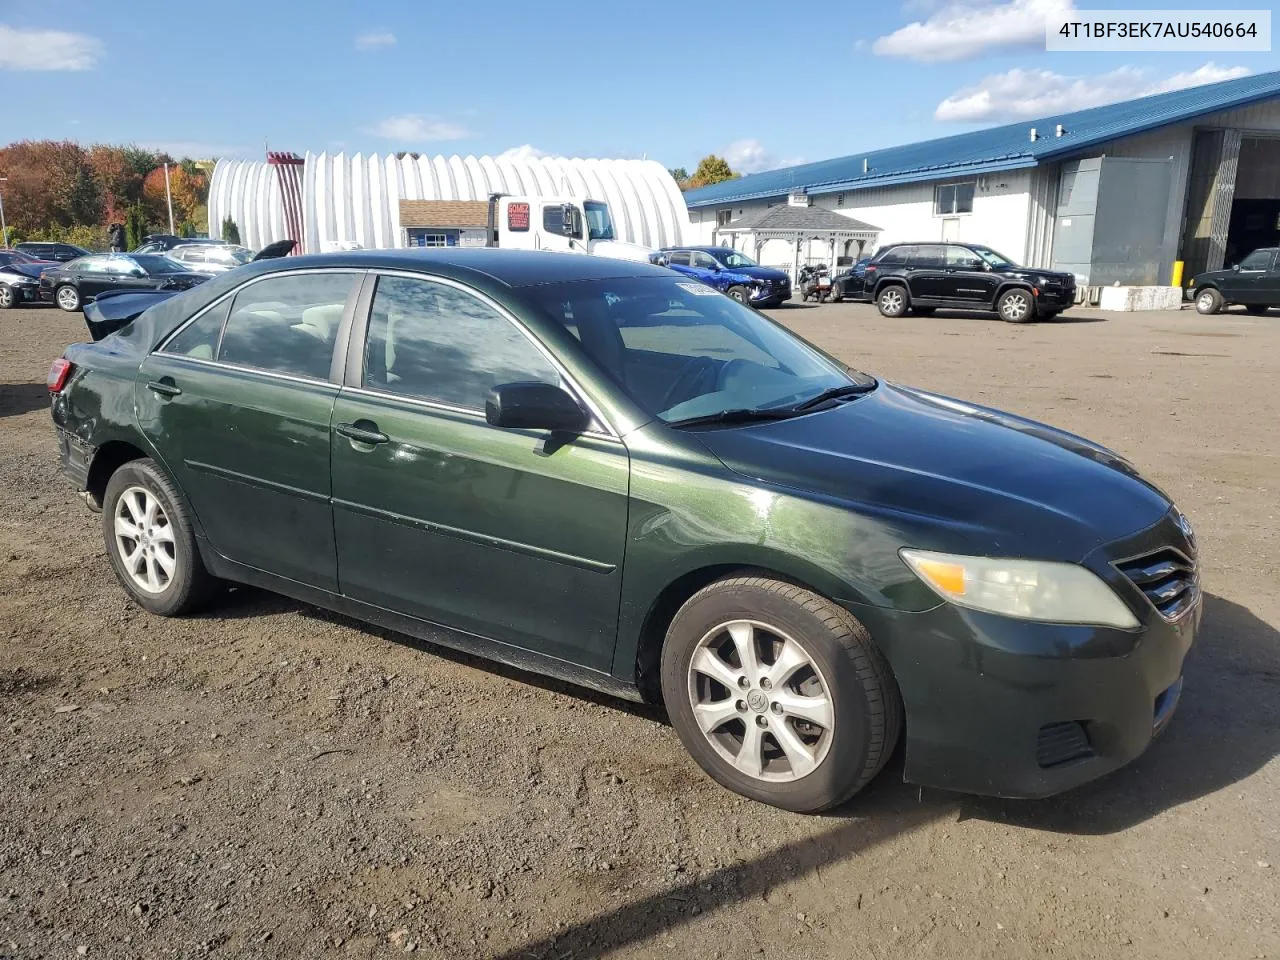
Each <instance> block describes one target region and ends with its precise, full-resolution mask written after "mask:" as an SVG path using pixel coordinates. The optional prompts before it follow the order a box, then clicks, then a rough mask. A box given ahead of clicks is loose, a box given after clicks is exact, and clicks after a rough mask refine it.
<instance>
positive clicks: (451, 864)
mask: <svg viewBox="0 0 1280 960" xmlns="http://www.w3.org/2000/svg"><path fill="white" fill-rule="evenodd" d="M775 315H777V316H779V317H782V318H783V319H785V320H786V321H787V322H788V323H790V324H792V325H793V326H794V327H795V329H797V330H798V331H799V332H801V333H802V334H803V335H804V336H806V337H808V338H810V339H812V340H814V341H815V342H817V343H819V344H821V345H823V346H824V347H826V348H828V349H829V350H831V351H833V352H834V353H836V354H838V355H840V356H842V357H844V358H846V359H848V360H849V361H851V362H852V363H853V364H854V365H855V366H859V367H861V368H863V369H867V370H869V371H872V372H875V373H877V374H880V375H882V376H884V377H886V378H888V379H895V380H900V381H904V382H908V383H914V384H917V385H920V386H923V387H927V388H930V389H934V390H938V391H941V392H944V393H948V394H950V395H953V396H960V397H965V398H970V399H974V400H977V401H981V402H985V403H988V404H992V405H995V406H999V407H1004V408H1008V409H1011V410H1014V411H1016V412H1018V413H1021V414H1025V415H1029V416H1032V417H1035V418H1038V419H1042V420H1046V421H1048V422H1050V423H1053V424H1056V425H1059V426H1062V427H1065V428H1067V429H1070V430H1072V431H1075V432H1078V433H1082V434H1084V435H1086V436H1089V437H1091V438H1093V439H1096V440H1098V441H1100V442H1102V443H1105V444H1107V445H1109V446H1112V447H1115V448H1116V449H1118V450H1120V451H1121V452H1123V453H1125V454H1126V455H1128V456H1129V457H1131V458H1132V459H1133V460H1134V461H1135V462H1136V463H1137V464H1138V465H1139V466H1140V467H1142V468H1143V469H1144V470H1145V471H1146V472H1148V473H1149V474H1150V475H1151V477H1152V478H1153V479H1155V480H1156V482H1158V483H1159V484H1161V485H1162V486H1164V487H1165V489H1167V490H1168V491H1169V492H1170V493H1172V494H1173V495H1174V496H1175V497H1176V498H1177V499H1178V501H1179V502H1180V504H1181V505H1182V506H1183V508H1184V509H1185V510H1186V512H1187V513H1188V514H1189V515H1190V517H1191V519H1192V521H1193V522H1194V523H1195V525H1196V527H1197V529H1198V532H1199V535H1200V538H1201V542H1202V545H1203V554H1204V557H1205V560H1204V570H1205V586H1206V590H1207V593H1208V599H1207V608H1206V615H1205V621H1204V630H1203V633H1202V637H1201V640H1200V642H1199V644H1198V646H1197V648H1196V650H1195V651H1194V653H1193V655H1192V659H1191V660H1190V662H1189V667H1188V675H1187V684H1186V692H1185V695H1184V698H1183V702H1182V706H1181V708H1180V711H1179V714H1178V716H1177V717H1176V718H1175V720H1174V722H1173V724H1172V726H1171V727H1170V729H1169V731H1168V733H1167V734H1166V735H1165V737H1163V738H1162V739H1161V740H1160V741H1158V742H1157V743H1156V744H1155V745H1154V746H1153V747H1152V749H1151V750H1150V751H1148V753H1147V754H1146V755H1145V756H1144V757H1143V758H1141V759H1140V760H1139V761H1138V762H1136V763H1134V764H1133V765H1132V766H1130V767H1129V768H1127V769H1125V770H1123V771H1121V772H1119V773H1117V774H1115V775H1112V776H1111V777H1109V778H1106V779H1104V780H1103V781H1101V782H1098V783H1096V784H1092V785H1090V786H1088V787H1085V788H1082V789H1079V790H1076V791H1074V792H1072V793H1069V794H1067V795H1064V796H1061V797H1058V798H1055V799H1053V800H1048V801H1041V802H1034V803H1032V802H1005V801H995V800H982V799H975V798H969V797H963V796H957V795H951V794H944V793H940V792H937V791H931V790H920V789H918V788H916V787H912V786H907V785H904V784H903V783H902V782H901V779H900V772H901V764H900V762H895V763H894V764H891V766H890V767H889V768H888V769H887V770H886V771H885V772H884V773H883V774H882V775H881V777H880V778H879V779H878V780H877V781H876V782H875V783H873V785H872V786H871V787H870V788H869V789H868V790H867V791H866V792H865V793H864V794H863V795H861V796H859V797H857V798H855V799H854V801H853V802H852V803H850V804H849V805H848V806H847V807H846V808H844V809H843V810H841V811H839V812H838V813H837V814H836V815H834V816H826V817H802V816H796V815H792V814H787V813H783V812H781V811H778V810H774V809H771V808H768V807H764V806H759V805H756V804H753V803H750V802H748V801H744V800H739V799H737V798H736V797H734V796H733V795H731V794H729V793H726V792H725V791H724V790H722V789H720V788H719V787H717V786H716V785H715V784H713V783H712V782H711V781H709V780H708V779H707V778H705V777H704V776H703V775H702V774H701V772H700V771H699V770H698V769H697V768H696V767H695V766H694V764H693V762H692V761H691V760H690V759H688V758H687V757H686V756H685V754H684V752H683V751H682V749H681V747H680V744H679V742H678V741H677V738H676V737H675V735H674V733H673V732H672V731H671V729H670V728H669V727H667V726H665V725H664V724H663V722H662V721H661V718H660V717H658V716H655V715H653V714H651V713H649V712H646V711H644V710H640V709H636V708H633V707H630V706H627V705H625V704H622V703H619V702H615V701H611V700H608V699H607V698H602V697H597V696H593V695H590V694H585V693H583V692H580V691H577V690H573V689H568V688H564V687H561V686H559V685H557V684H554V683H550V682H547V681H542V680H538V679H536V678H531V677H526V676H521V675H516V674H514V673H512V672H508V671H502V670H496V669H493V668H492V667H490V666H488V665H485V664H482V663H478V662H473V661H470V660H468V659H466V658H464V657H460V656H457V655H454V654H448V653H444V652H442V651H439V650H436V649H432V648H429V647H427V646H425V645H420V644H416V643H414V642H410V641H408V640H406V639H404V638H402V637H399V636H396V635H393V634H388V633H384V632H380V631H378V630H374V629H370V628H367V627H364V626H361V625H360V624H356V623H353V622H349V621H346V620H343V619H341V618H337V617H334V616H331V615H329V614H325V613H321V612H318V611H316V610H312V609H309V608H307V607H305V606H302V605H300V604H297V603H294V602H292V601H288V600H283V599H280V598H277V597H273V596H269V595H265V594H261V593H257V592H253V591H248V590H240V591H236V592H235V593H233V594H231V595H229V596H228V597H227V598H226V599H225V600H224V601H223V602H222V603H221V604H220V605H219V606H217V607H216V608H215V609H214V610H213V611H211V612H210V613H208V614H206V615H203V616H201V617H199V618H196V619H189V620H176V621H175V620H160V619H157V618H153V617H151V616H149V615H147V614H145V613H143V612H141V611H140V610H139V609H137V608H136V607H133V606H131V605H130V604H129V603H127V602H126V601H125V599H124V594H123V592H122V591H121V589H120V588H119V587H118V586H117V584H116V583H115V581H114V579H113V578H112V575H111V573H110V570H109V567H108V563H107V560H106V557H105V554H104V552H103V546H102V541H101V538H100V535H99V527H98V521H97V518H96V517H95V516H93V515H91V514H90V513H89V512H88V511H87V510H86V509H85V508H84V506H83V505H82V504H81V503H80V502H79V501H78V500H77V499H76V498H75V497H74V496H73V494H72V491H71V489H70V486H69V485H68V484H66V483H65V482H64V481H63V480H62V479H61V478H60V475H59V474H58V472H57V467H56V459H55V456H54V446H53V437H52V428H51V425H50V421H49V416H48V413H47V409H46V408H47V399H46V393H45V388H44V385H43V381H44V377H45V374H46V372H47V370H48V366H49V362H50V360H51V359H52V358H54V357H56V356H57V355H58V354H59V353H60V351H61V349H62V347H63V346H64V345H65V344H66V343H68V342H70V341H72V340H77V339H83V338H84V331H83V327H82V325H81V321H80V318H79V317H78V316H68V315H65V314H62V313H59V312H57V311H55V310H52V309H43V310H36V309H29V310H12V311H7V312H2V313H0V722H2V724H3V738H4V739H3V750H0V957H3V958H10V957H12V958H23V960H26V958H34V957H48V958H62V957H76V956H85V955H87V956H89V957H139V958H151V957H194V956H202V955H205V954H213V955H216V956H226V957H257V956H262V957H282V958H299V957H317V956H322V955H323V956H330V955H332V956H342V957H348V956H349V957H373V956H383V955H389V954H391V953H400V952H415V953H418V954H423V955H426V956H430V957H442V958H445V957H447V958H471V957H501V958H520V957H531V958H543V957H546V958H575V960H582V958H588V957H606V956H607V957H615V958H620V957H631V958H658V957H661V958H667V957H697V958H725V960H727V958H739V957H766V958H772V957H783V956H787V957H802V958H814V960H818V958H841V960H843V958H867V960H888V958H892V960H901V958H904V957H925V956H928V957H948V958H966V960H967V958H987V957H991V958H995V957H1000V958H1004V957H1028V958H1031V957H1035V958H1044V957H1053V958H1062V957H1072V958H1074V957H1097V958H1117V957H1118V958H1138V957H1142V958H1146V957H1151V958H1156V957H1159V958H1162V960H1167V958H1171V957H1195V958H1206V957H1232V958H1236V957H1240V958H1256V957H1272V958H1277V957H1280V929H1278V925H1280V922H1278V920H1277V918H1280V882H1278V881H1277V874H1278V873H1280V826H1278V824H1280V818H1278V817H1277V811H1280V762H1278V761H1277V759H1276V756H1277V753H1280V632H1278V631H1280V590H1278V589H1277V588H1278V587H1280V533H1278V532H1277V531H1278V530H1280V525H1278V524H1277V514H1280V315H1277V316H1273V317H1270V318H1252V317H1247V316H1244V315H1231V316H1228V317H1216V318H1201V317H1198V316H1196V315H1195V314H1194V313H1192V312H1189V311H1184V312H1182V313H1161V314H1130V315H1118V314H1113V315H1107V314H1102V313H1099V312H1097V311H1090V310H1088V309H1077V310H1074V311H1071V312H1070V313H1068V314H1067V316H1066V317H1064V318H1063V319H1062V320H1061V321H1059V322H1056V323H1052V324H1046V325H1043V326H1027V327H1013V326H1009V325H1005V324H1002V323H998V322H994V321H990V320H983V319H973V318H960V317H934V318H929V319H925V318H907V319H902V320H897V321H888V320H884V319H882V318H881V317H879V316H878V315H877V314H876V313H875V312H874V311H873V310H871V309H869V308H867V307H864V306H855V305H850V304H839V305H829V306H823V307H813V308H803V307H792V308H789V309H782V310H779V311H776V314H775Z"/></svg>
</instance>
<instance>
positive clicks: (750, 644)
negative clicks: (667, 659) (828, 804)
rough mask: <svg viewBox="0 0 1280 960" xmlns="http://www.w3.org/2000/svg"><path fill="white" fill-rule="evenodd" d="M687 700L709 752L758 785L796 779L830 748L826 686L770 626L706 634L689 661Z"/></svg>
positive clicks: (809, 660) (802, 654) (746, 623)
mask: <svg viewBox="0 0 1280 960" xmlns="http://www.w3.org/2000/svg"><path fill="white" fill-rule="evenodd" d="M689 701H690V703H691V704H692V706H693V715H694V719H695V720H696V722H697V724H698V728H699V729H700V730H701V731H702V734H703V736H705V737H706V738H707V741H708V742H709V743H710V744H711V746H712V747H713V748H714V749H715V751H716V752H717V753H718V754H719V755H720V756H721V757H722V758H723V759H724V760H725V761H727V762H728V763H730V764H732V765H733V767H734V768H736V769H737V770H738V771H740V772H741V773H744V774H746V775H747V776H750V777H753V778H755V779H758V780H764V781H769V782H774V783H791V782H794V781H796V780H800V779H801V778H803V777H805V776H807V775H809V774H810V773H812V772H813V771H814V770H816V769H817V768H818V767H819V766H820V765H821V764H822V761H823V760H824V759H825V758H826V755H827V751H828V750H829V749H830V747H831V739H832V735H833V733H834V731H835V704H834V702H833V694H832V689H831V685H830V684H829V683H828V682H827V680H826V678H825V677H824V676H823V675H822V671H821V670H820V669H819V667H818V665H817V662H816V661H815V660H814V658H813V657H812V656H811V655H810V654H809V652H808V651H807V650H806V649H805V648H804V647H803V646H802V645H801V644H800V643H799V642H797V641H796V640H795V639H794V638H792V637H790V636H788V635H787V634H785V633H784V632H782V631H781V630H779V629H778V628H777V627H772V626H769V625H767V624H764V623H760V622H758V621H754V620H733V621H730V622H728V623H722V624H720V625H719V626H717V627H715V628H713V629H712V630H710V631H709V632H708V633H707V634H706V636H704V637H703V638H702V639H701V640H700V641H699V642H698V646H697V648H696V649H695V650H694V654H693V657H692V659H691V660H690V662H689Z"/></svg>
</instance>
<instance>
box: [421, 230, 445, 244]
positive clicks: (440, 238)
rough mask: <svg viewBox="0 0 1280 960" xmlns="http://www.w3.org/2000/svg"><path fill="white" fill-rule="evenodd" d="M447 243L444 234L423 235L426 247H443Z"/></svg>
mask: <svg viewBox="0 0 1280 960" xmlns="http://www.w3.org/2000/svg"><path fill="white" fill-rule="evenodd" d="M447 242H448V241H447V240H446V239H445V235H444V234H443V233H424V234H423V235H422V245H423V246H424V247H443V246H444V245H445V244H446V243H447Z"/></svg>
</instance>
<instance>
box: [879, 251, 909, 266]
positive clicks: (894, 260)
mask: <svg viewBox="0 0 1280 960" xmlns="http://www.w3.org/2000/svg"><path fill="white" fill-rule="evenodd" d="M910 250H911V248H910V247H891V248H889V249H888V250H886V251H885V252H884V253H882V254H880V256H878V257H876V263H877V264H884V265H886V266H893V265H897V264H903V263H906V262H907V254H908V253H909V252H910Z"/></svg>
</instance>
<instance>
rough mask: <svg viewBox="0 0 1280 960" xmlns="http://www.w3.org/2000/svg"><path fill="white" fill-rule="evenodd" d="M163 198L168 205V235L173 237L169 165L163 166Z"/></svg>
mask: <svg viewBox="0 0 1280 960" xmlns="http://www.w3.org/2000/svg"><path fill="white" fill-rule="evenodd" d="M164 198H165V201H166V202H167V203H168V204H169V235H170V236H173V232H174V231H173V194H172V193H171V192H170V190H169V164H167V163H166V164H165V165H164Z"/></svg>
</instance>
